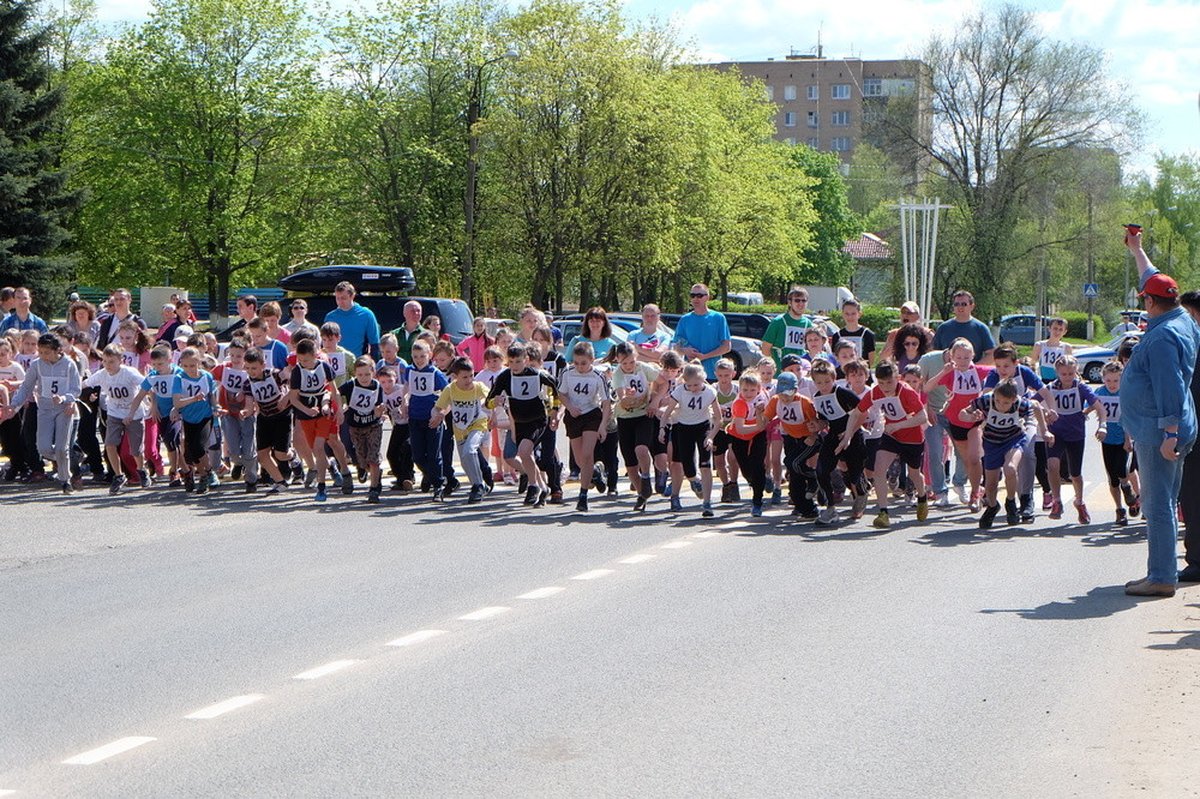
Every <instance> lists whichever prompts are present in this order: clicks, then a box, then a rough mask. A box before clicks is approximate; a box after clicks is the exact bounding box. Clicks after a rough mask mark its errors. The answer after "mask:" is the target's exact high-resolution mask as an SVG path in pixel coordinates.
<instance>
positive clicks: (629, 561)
mask: <svg viewBox="0 0 1200 799" xmlns="http://www.w3.org/2000/svg"><path fill="white" fill-rule="evenodd" d="M648 560H654V556H653V555H650V554H648V553H645V552H643V553H641V554H640V555H630V556H629V557H627V558H624V559H622V560H619V561H617V563H624V564H625V565H626V566H636V565H638V564H639V563H645V562H646V561H648Z"/></svg>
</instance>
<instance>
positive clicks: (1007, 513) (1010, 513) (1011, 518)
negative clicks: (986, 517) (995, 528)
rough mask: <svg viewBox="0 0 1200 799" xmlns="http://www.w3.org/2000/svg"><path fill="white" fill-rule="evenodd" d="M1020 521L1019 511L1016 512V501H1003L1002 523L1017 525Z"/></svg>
mask: <svg viewBox="0 0 1200 799" xmlns="http://www.w3.org/2000/svg"><path fill="white" fill-rule="evenodd" d="M1020 521H1021V514H1020V511H1018V510H1017V501H1016V500H1015V499H1006V500H1004V523H1005V524H1010V525H1011V524H1017V523H1019V522H1020Z"/></svg>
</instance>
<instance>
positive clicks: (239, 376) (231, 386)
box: [221, 367, 250, 394]
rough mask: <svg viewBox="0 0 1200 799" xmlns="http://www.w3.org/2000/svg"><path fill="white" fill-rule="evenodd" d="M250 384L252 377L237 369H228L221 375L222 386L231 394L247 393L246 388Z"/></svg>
mask: <svg viewBox="0 0 1200 799" xmlns="http://www.w3.org/2000/svg"><path fill="white" fill-rule="evenodd" d="M249 383H250V376H249V375H248V374H246V373H245V372H239V371H238V370H236V369H230V368H228V367H226V368H225V371H224V372H222V374H221V385H222V386H223V387H224V388H225V390H226V391H227V392H229V393H230V394H244V393H246V387H247V385H248V384H249Z"/></svg>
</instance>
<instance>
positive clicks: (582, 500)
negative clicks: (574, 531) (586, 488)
mask: <svg viewBox="0 0 1200 799" xmlns="http://www.w3.org/2000/svg"><path fill="white" fill-rule="evenodd" d="M587 509H588V503H587V494H580V495H579V500H578V501H577V502H576V503H575V510H577V511H579V512H580V513H587Z"/></svg>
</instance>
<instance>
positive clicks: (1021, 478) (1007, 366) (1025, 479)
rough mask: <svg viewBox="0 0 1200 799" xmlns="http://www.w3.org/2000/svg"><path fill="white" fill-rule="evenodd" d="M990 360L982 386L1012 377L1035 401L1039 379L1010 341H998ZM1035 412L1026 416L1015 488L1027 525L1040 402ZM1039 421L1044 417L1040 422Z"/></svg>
mask: <svg viewBox="0 0 1200 799" xmlns="http://www.w3.org/2000/svg"><path fill="white" fill-rule="evenodd" d="M992 361H993V363H994V364H995V365H996V369H995V371H993V372H992V373H991V374H989V375H988V376H987V379H986V380H984V381H983V387H984V389H992V388H995V387H996V386H998V385H1000V383H1001V382H1002V381H1004V380H1011V381H1013V383H1014V384H1016V387H1017V393H1018V394H1020V395H1021V397H1023V398H1025V399H1029V400H1032V401H1035V402H1036V400H1037V395H1038V392H1039V391H1041V390H1042V386H1043V383H1042V379H1041V378H1040V377H1038V375H1037V373H1036V372H1034V371H1033V369H1031V368H1030V367H1028V366H1025V365H1024V364H1021V363H1018V362H1017V351H1016V350H1015V349H1014V348H1013V346H1012V345H1011V344H1001V345H1000V346H999V347H996V349H995V350H993V351H992ZM1035 411H1036V412H1035V413H1032V414H1029V415H1028V416H1027V417H1024V419H1025V438H1024V444H1023V449H1022V452H1021V460H1020V462H1019V465H1018V468H1017V489H1018V493H1019V495H1020V496H1019V500H1018V503H1019V505H1020V507H1019V510H1018V512H1019V515H1020V517H1021V522H1022V524H1029V523H1030V522H1032V521H1033V519H1034V514H1033V482H1034V478H1035V476H1036V472H1037V447H1038V444H1039V443H1040V444H1042V449H1043V450H1044V449H1045V442H1044V441H1042V437H1041V433H1040V432H1039V430H1040V427H1039V424H1041V425H1042V426H1044V420H1043V416H1042V415H1041V403H1038V404H1037V408H1036V409H1035ZM1039 420H1043V421H1041V422H1039ZM984 448H985V449H986V448H987V431H984Z"/></svg>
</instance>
